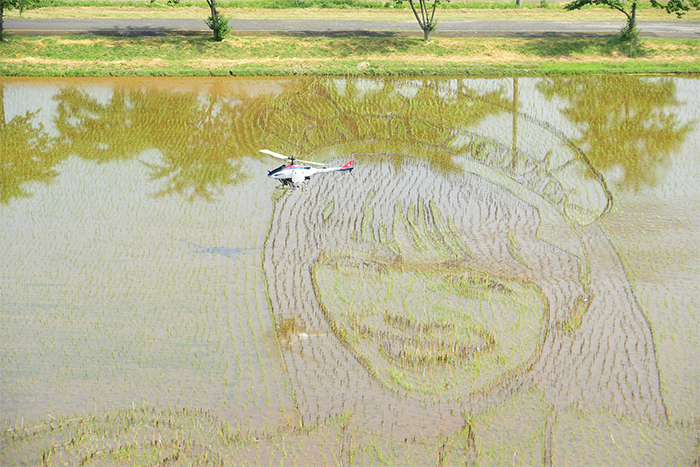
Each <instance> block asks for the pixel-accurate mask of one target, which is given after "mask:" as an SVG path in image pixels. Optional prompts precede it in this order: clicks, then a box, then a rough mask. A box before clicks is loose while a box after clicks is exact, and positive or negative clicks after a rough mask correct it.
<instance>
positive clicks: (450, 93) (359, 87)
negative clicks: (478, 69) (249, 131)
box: [257, 78, 508, 170]
mask: <svg viewBox="0 0 700 467" xmlns="http://www.w3.org/2000/svg"><path fill="white" fill-rule="evenodd" d="M507 103H508V101H507V100H506V99H502V98H501V95H500V92H498V91H494V92H491V93H488V94H485V95H483V96H479V98H475V93H474V92H473V91H471V90H470V89H469V88H468V87H467V85H466V84H465V83H464V82H463V81H461V80H445V79H427V78H426V79H415V80H404V79H401V80H394V79H390V78H372V79H369V78H362V79H315V80H310V81H308V83H307V84H306V86H305V87H304V88H303V89H300V90H298V92H297V93H287V94H285V95H283V96H280V98H278V99H276V100H275V101H274V102H273V103H271V105H270V106H269V107H268V108H266V109H264V110H263V112H262V113H261V116H260V118H259V120H258V121H257V123H258V125H259V126H260V127H261V128H263V129H264V133H265V136H264V139H262V140H261V143H264V144H267V145H269V146H274V147H276V148H277V150H279V151H280V152H288V153H290V154H304V155H307V154H313V153H314V152H316V151H319V150H327V149H328V148H329V147H333V146H341V145H343V144H344V143H346V142H353V141H364V142H365V143H366V147H365V150H366V151H371V147H372V143H377V142H383V141H392V142H394V143H397V142H400V143H401V145H402V147H404V148H405V147H411V146H421V147H422V148H423V150H422V151H421V157H422V158H425V159H428V160H433V161H434V162H436V163H437V164H436V167H437V168H439V169H440V170H443V169H447V170H454V169H455V166H454V165H453V163H452V160H451V156H452V155H453V154H455V151H454V149H453V148H452V143H453V142H454V140H455V138H456V135H455V134H454V132H453V128H454V126H455V125H468V124H475V123H477V122H479V121H480V120H482V119H483V118H485V117H487V116H488V115H492V114H495V113H498V112H500V111H501V109H499V108H497V107H496V106H498V105H500V106H505V105H507ZM494 104H495V105H496V106H494ZM473 149H474V150H475V151H476V150H479V148H476V147H474V148H473ZM394 162H395V163H396V164H399V165H400V163H401V162H400V159H394Z"/></svg>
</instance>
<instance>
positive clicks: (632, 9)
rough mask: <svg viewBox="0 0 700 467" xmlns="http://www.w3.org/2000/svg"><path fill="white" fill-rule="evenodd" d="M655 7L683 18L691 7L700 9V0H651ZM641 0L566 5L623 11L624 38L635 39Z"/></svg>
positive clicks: (598, 0) (585, 1) (576, 0)
mask: <svg viewBox="0 0 700 467" xmlns="http://www.w3.org/2000/svg"><path fill="white" fill-rule="evenodd" d="M650 1H651V5H652V6H653V7H654V8H660V9H663V10H666V12H667V13H669V14H670V13H675V14H676V16H678V17H679V18H681V17H682V16H683V15H684V14H685V13H686V12H688V11H690V9H691V8H695V9H700V0H668V1H666V2H663V1H659V0H650ZM638 3H639V0H630V1H628V0H573V1H572V2H569V3H567V4H566V5H564V9H565V10H567V11H573V10H580V9H581V8H583V7H585V6H588V5H602V6H607V7H608V8H612V9H614V10H617V11H619V12H621V13H623V14H624V15H625V16H626V17H627V24H626V25H625V27H624V28H622V31H621V36H622V38H623V39H635V38H636V37H637V4H638Z"/></svg>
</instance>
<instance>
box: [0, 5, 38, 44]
mask: <svg viewBox="0 0 700 467" xmlns="http://www.w3.org/2000/svg"><path fill="white" fill-rule="evenodd" d="M36 3H37V0H0V40H3V38H4V34H5V33H4V29H3V26H2V23H3V19H4V16H5V10H13V9H17V10H19V11H20V12H22V11H24V10H29V9H30V8H33V7H34V6H35V5H36Z"/></svg>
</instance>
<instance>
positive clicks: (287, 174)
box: [267, 163, 353, 186]
mask: <svg viewBox="0 0 700 467" xmlns="http://www.w3.org/2000/svg"><path fill="white" fill-rule="evenodd" d="M349 164H351V163H348V164H346V165H344V166H343V167H329V168H326V167H324V168H316V167H311V166H308V165H303V164H286V165H282V166H280V167H277V168H276V169H274V170H271V171H270V172H269V173H268V174H267V176H268V177H270V178H274V179H276V180H279V181H281V182H282V183H283V184H289V185H295V186H299V185H301V184H303V183H304V182H305V181H307V180H309V179H310V178H311V177H313V176H314V175H316V174H318V173H327V172H345V171H349V170H352V169H353V167H352V165H349Z"/></svg>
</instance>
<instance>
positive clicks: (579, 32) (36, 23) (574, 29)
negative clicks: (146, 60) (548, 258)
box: [4, 18, 700, 39]
mask: <svg viewBox="0 0 700 467" xmlns="http://www.w3.org/2000/svg"><path fill="white" fill-rule="evenodd" d="M638 24H639V29H640V35H641V36H643V37H675V38H685V39H698V38H700V22H686V21H673V20H671V21H640V22H639V23H638ZM4 25H5V30H6V32H7V33H9V34H13V35H14V34H21V35H36V36H45V35H93V36H94V35H97V36H164V35H169V34H185V35H187V34H208V33H210V31H209V29H208V28H207V26H206V24H205V23H204V20H203V19H202V20H196V19H164V20H148V19H142V20H139V19H23V18H8V19H5V23H4ZM231 26H232V27H233V34H237V35H290V36H326V37H341V36H346V37H347V36H375V37H383V36H385V37H391V36H422V32H421V30H420V28H419V27H418V24H417V23H416V22H415V21H352V20H351V21H346V20H343V21H341V20H328V21H326V20H284V21H278V20H262V19H261V20H231ZM623 26H624V21H622V20H621V21H500V20H499V21H440V23H439V25H438V30H437V31H436V32H434V33H433V37H595V36H614V35H617V34H619V31H620V29H621V28H622V27H623Z"/></svg>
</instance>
